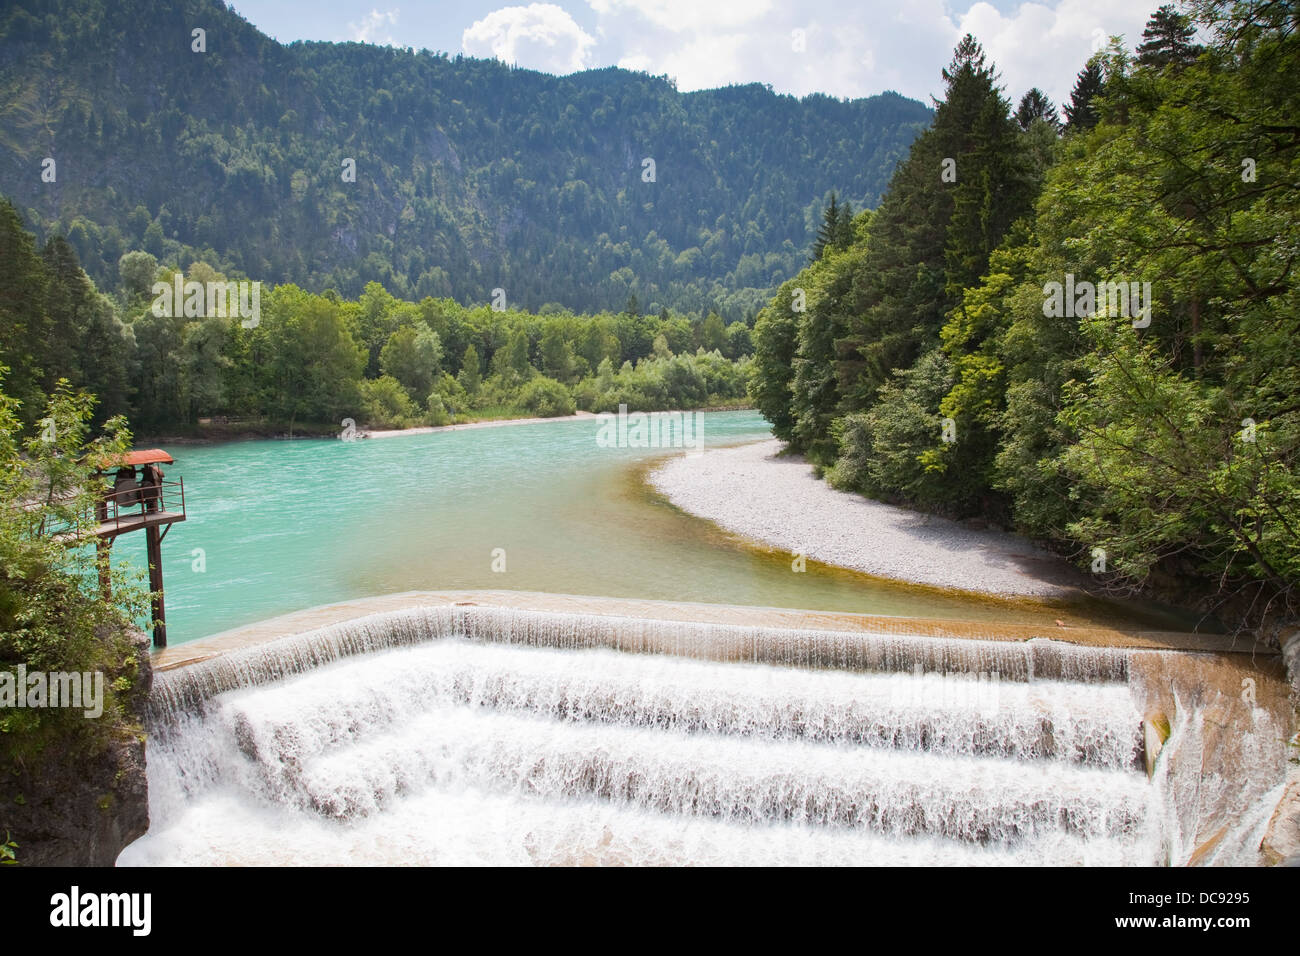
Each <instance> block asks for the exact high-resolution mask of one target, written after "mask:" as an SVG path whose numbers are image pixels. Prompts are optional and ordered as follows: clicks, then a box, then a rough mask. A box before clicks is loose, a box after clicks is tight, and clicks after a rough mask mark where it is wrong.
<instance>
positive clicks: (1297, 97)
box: [750, 0, 1300, 624]
mask: <svg viewBox="0 0 1300 956" xmlns="http://www.w3.org/2000/svg"><path fill="white" fill-rule="evenodd" d="M1192 9H1193V11H1194V12H1195V15H1196V16H1197V17H1198V20H1199V22H1200V25H1201V26H1202V27H1203V28H1204V29H1205V32H1206V33H1207V34H1208V35H1209V36H1211V37H1212V42H1211V43H1209V44H1208V45H1207V46H1206V47H1205V48H1204V49H1203V50H1202V49H1199V48H1195V47H1193V46H1192V45H1191V43H1190V40H1191V37H1192V35H1193V34H1192V32H1189V26H1190V24H1189V23H1187V22H1186V21H1184V20H1182V19H1180V17H1181V15H1176V14H1174V13H1173V12H1172V11H1171V10H1169V9H1163V8H1162V11H1161V12H1160V13H1158V14H1157V15H1156V16H1155V17H1153V19H1152V21H1151V23H1150V24H1149V26H1148V32H1147V36H1146V40H1147V42H1146V43H1144V44H1143V46H1142V48H1141V49H1140V51H1139V56H1138V57H1137V58H1136V59H1134V58H1133V56H1132V55H1131V54H1130V53H1129V52H1128V51H1127V50H1125V49H1124V47H1123V46H1122V45H1121V44H1120V43H1118V42H1117V41H1112V43H1111V45H1110V47H1109V48H1108V49H1107V50H1105V51H1103V52H1101V53H1099V54H1098V55H1096V56H1095V57H1093V59H1092V60H1091V61H1090V62H1089V64H1088V67H1087V68H1086V69H1085V70H1084V71H1083V73H1082V74H1081V75H1080V80H1079V83H1078V84H1077V86H1076V89H1075V93H1074V96H1073V97H1072V100H1071V103H1070V105H1069V106H1068V107H1067V108H1066V114H1067V116H1068V117H1069V129H1070V132H1069V134H1068V135H1066V136H1065V137H1064V138H1063V139H1059V140H1058V138H1057V135H1056V132H1055V131H1054V130H1053V129H1052V128H1051V124H1050V123H1048V122H1040V121H1039V120H1042V119H1043V118H1044V114H1045V113H1046V104H1045V99H1044V98H1039V97H1033V96H1027V97H1026V98H1025V99H1024V100H1022V103H1021V107H1022V108H1021V110H1020V111H1019V112H1020V114H1021V115H1020V120H1021V122H1020V123H1018V124H1016V125H1017V126H1018V127H1019V128H1020V131H1019V132H1018V133H1016V134H1015V138H1014V139H1013V140H1009V139H1007V138H1006V132H1005V123H1004V119H1006V117H1005V115H1004V114H1005V111H1004V108H1003V107H1002V106H1001V104H1000V102H999V100H998V98H997V96H996V93H995V92H994V91H993V89H992V86H991V84H990V82H989V80H990V74H989V71H988V70H987V69H985V67H984V66H983V60H982V56H981V55H980V54H979V53H978V48H977V47H974V46H973V45H972V44H970V43H966V42H965V41H964V42H963V44H962V45H961V46H959V48H958V54H957V56H956V57H955V58H954V64H953V66H952V67H950V68H949V70H947V71H945V80H946V81H947V83H948V96H947V98H946V100H945V101H944V102H943V103H940V104H939V107H938V110H937V112H936V117H935V124H934V127H933V128H932V129H931V130H930V131H927V133H925V134H923V135H922V136H921V137H919V138H918V139H917V140H916V142H915V143H914V144H913V147H912V150H911V153H910V154H909V157H908V159H907V161H906V162H904V163H903V164H902V165H900V167H899V169H898V171H897V173H896V175H895V178H894V181H893V183H892V184H891V187H890V190H889V192H888V193H887V195H886V196H885V199H884V201H883V203H882V205H881V208H880V209H879V210H878V211H877V212H876V214H875V216H874V217H873V218H872V220H871V223H870V226H869V228H868V229H867V235H866V237H864V238H859V239H858V240H857V242H855V244H854V246H853V247H852V249H851V250H850V252H849V253H847V254H846V257H847V256H851V255H853V254H854V253H856V254H858V255H859V256H860V257H861V263H860V265H859V266H858V267H857V268H856V271H855V275H854V281H853V283H852V285H851V287H850V289H849V292H848V293H847V294H845V293H844V291H843V286H842V283H841V284H838V285H837V283H836V280H834V278H833V276H834V272H835V270H834V269H833V268H831V264H833V262H834V257H833V256H832V257H831V258H830V262H829V263H828V262H819V263H817V264H816V266H814V267H810V268H809V269H808V270H805V272H804V273H802V274H801V275H800V276H799V277H797V280H793V281H792V282H791V283H788V284H787V286H786V287H783V288H782V290H781V292H780V293H779V295H778V296H777V298H775V299H774V300H773V301H772V303H771V304H769V305H768V306H767V307H766V308H765V309H764V310H763V311H762V312H760V314H759V319H758V322H757V325H756V329H755V361H754V363H753V379H752V381H751V384H750V389H751V393H752V395H753V397H754V399H755V402H756V404H757V405H758V406H759V408H760V410H761V411H763V413H764V414H765V415H766V416H767V417H768V418H769V420H771V421H772V422H773V425H774V431H775V432H776V433H777V434H778V435H780V436H781V437H784V438H787V439H792V440H793V441H794V443H795V444H796V446H797V447H800V448H802V449H804V450H806V451H807V452H808V453H809V457H810V458H812V459H813V460H814V461H821V462H824V461H825V460H826V454H827V449H828V448H833V449H835V451H836V458H835V464H834V466H833V467H832V468H831V469H830V470H829V472H828V476H829V478H830V480H831V481H832V482H833V483H834V484H836V485H837V486H839V487H844V488H851V489H855V490H858V491H862V492H865V493H868V494H871V495H876V496H880V497H888V498H891V499H894V500H898V501H902V502H906V503H910V504H914V505H919V506H921V507H924V508H929V509H933V510H941V511H947V512H952V513H959V514H960V513H969V512H978V513H983V514H985V515H989V516H991V517H995V518H1001V517H1002V516H1003V515H1004V514H1005V513H1007V512H1009V513H1010V515H1011V517H1012V518H1013V520H1014V522H1015V524H1016V525H1017V527H1018V528H1019V529H1020V530H1022V531H1025V532H1028V533H1030V534H1032V535H1034V536H1036V537H1040V538H1046V539H1050V540H1052V541H1054V542H1056V544H1057V545H1058V546H1059V547H1060V548H1062V549H1064V550H1069V551H1071V552H1073V553H1075V554H1077V555H1081V556H1084V555H1086V556H1087V557H1085V559H1084V560H1085V562H1086V563H1089V564H1091V561H1090V560H1089V559H1090V558H1091V557H1092V556H1093V554H1094V549H1101V550H1103V551H1104V552H1105V553H1106V556H1107V563H1106V567H1107V570H1106V576H1105V577H1104V578H1103V579H1102V580H1104V581H1105V582H1106V583H1109V584H1114V585H1117V586H1121V587H1129V588H1134V587H1142V586H1144V585H1146V584H1148V583H1149V582H1151V581H1152V580H1159V581H1162V582H1169V581H1171V580H1172V581H1178V582H1180V584H1181V585H1182V586H1183V587H1184V588H1187V589H1188V591H1185V592H1184V594H1186V593H1189V591H1191V590H1194V589H1196V588H1199V594H1200V595H1201V596H1202V597H1203V598H1204V599H1205V600H1206V601H1207V602H1209V603H1207V604H1205V605H1204V606H1205V607H1210V606H1212V605H1216V604H1217V606H1218V607H1220V608H1221V609H1224V610H1223V613H1224V614H1225V615H1231V616H1230V617H1228V619H1229V620H1234V621H1236V622H1238V623H1247V622H1248V623H1253V624H1260V623H1262V622H1267V621H1270V620H1273V619H1278V618H1281V619H1284V620H1285V619H1288V618H1290V619H1294V617H1295V615H1296V613H1297V607H1296V600H1295V588H1296V585H1297V582H1298V581H1300V481H1298V480H1297V478H1296V466H1297V458H1298V456H1300V408H1297V406H1296V396H1297V395H1300V359H1297V357H1296V352H1295V345H1294V343H1295V342H1296V341H1300V281H1298V280H1297V279H1296V275H1297V256H1298V255H1300V251H1298V250H1297V245H1296V243H1295V242H1294V234H1295V222H1296V221H1297V220H1298V219H1300V187H1298V186H1297V185H1296V184H1297V183H1300V139H1297V138H1296V137H1295V136H1294V135H1292V134H1293V133H1294V130H1295V123H1294V117H1295V116H1296V115H1300V92H1298V89H1300V88H1297V87H1296V85H1295V84H1294V82H1292V81H1291V77H1292V76H1293V75H1294V73H1295V72H1296V70H1297V69H1300V34H1297V32H1296V31H1295V29H1294V26H1295V24H1294V18H1293V17H1292V16H1291V15H1290V14H1289V13H1287V12H1286V11H1285V10H1284V8H1283V6H1282V5H1278V4H1272V3H1268V2H1265V0H1248V2H1243V3H1225V2H1218V0H1204V2H1198V3H1195V4H1193V5H1192ZM1031 92H1032V91H1031ZM1026 120H1027V121H1028V122H1025V121H1026ZM941 142H947V143H950V144H955V145H954V146H953V147H952V148H956V147H957V146H958V145H961V144H965V145H964V152H958V153H957V154H955V156H956V159H957V162H956V170H957V176H956V183H955V184H954V188H951V189H948V190H946V191H944V190H940V189H936V188H935V184H934V178H935V177H934V170H935V169H937V167H938V162H939V158H940V157H942V156H945V155H947V154H948V153H947V150H948V149H949V148H950V147H949V146H947V145H945V146H942V147H940V146H937V145H936V144H938V143H941ZM994 143H1003V144H1004V146H1003V147H1000V148H996V149H994V148H991V147H992V144H994ZM1017 151H1019V152H1017ZM1040 180H1041V182H1042V185H1041V187H1040ZM995 183H997V184H1000V185H998V186H997V187H996V188H994V189H991V188H990V187H991V186H992V184H995ZM1031 210H1032V212H1031ZM1013 223H1015V225H1014V226H1013V225H1012V224H1013ZM994 224H997V225H996V226H994ZM994 240H996V241H994ZM819 267H820V271H819ZM1067 277H1070V278H1069V281H1070V282H1074V281H1078V282H1091V283H1096V284H1097V285H1098V287H1099V288H1100V287H1104V286H1105V285H1106V284H1107V283H1119V282H1123V283H1133V282H1136V283H1138V288H1139V289H1143V292H1142V295H1143V296H1144V298H1145V301H1144V302H1139V303H1136V305H1137V306H1139V307H1140V306H1141V305H1146V306H1149V307H1150V322H1149V324H1148V323H1147V322H1146V321H1145V318H1144V317H1143V316H1142V315H1134V314H1131V313H1130V314H1127V315H1126V314H1124V313H1123V311H1122V309H1121V308H1120V307H1118V306H1117V305H1115V304H1112V305H1111V306H1109V307H1108V308H1105V309H1102V310H1100V311H1099V312H1098V314H1095V315H1094V314H1090V313H1088V312H1087V310H1086V308H1085V309H1084V311H1082V312H1073V313H1071V314H1067V315H1062V314H1061V312H1059V311H1056V310H1054V309H1049V308H1047V307H1046V305H1045V300H1046V299H1047V298H1048V292H1049V290H1050V288H1051V287H1050V286H1048V283H1058V284H1059V283H1064V282H1066V281H1067ZM1144 283H1145V284H1148V285H1149V289H1150V293H1149V295H1148V294H1147V293H1146V292H1145V288H1144V286H1143V284H1144ZM796 285H806V286H808V287H809V311H808V313H807V314H806V315H797V314H794V313H791V312H790V311H789V303H790V290H791V289H792V288H793V287H795V286H796ZM828 293H833V294H828ZM832 300H837V301H838V302H839V304H840V307H839V308H838V309H836V310H833V311H826V310H823V308H822V307H823V305H824V304H825V303H827V302H830V301H832ZM938 316H942V321H938V320H937V317H938ZM837 317H839V318H837ZM1135 320H1137V321H1138V324H1137V326H1136V327H1135V325H1134V321H1135ZM836 321H839V322H841V323H842V324H843V326H844V327H845V328H846V329H847V332H846V334H845V335H844V336H843V337H839V332H838V331H837V330H836V328H835V322H836ZM828 367H833V368H834V369H835V375H836V380H837V386H838V394H835V393H833V392H832V391H831V390H830V389H829V388H827V387H826V384H825V383H826V369H827V368H828ZM944 419H952V423H951V424H952V426H953V429H952V431H953V435H954V437H955V438H956V440H955V441H953V442H944V441H942V440H941V423H942V422H943V420H944ZM1237 594H1243V595H1244V597H1243V599H1242V600H1241V601H1240V602H1239V603H1237V604H1235V605H1229V603H1228V602H1231V601H1234V600H1235V598H1234V595H1237Z"/></svg>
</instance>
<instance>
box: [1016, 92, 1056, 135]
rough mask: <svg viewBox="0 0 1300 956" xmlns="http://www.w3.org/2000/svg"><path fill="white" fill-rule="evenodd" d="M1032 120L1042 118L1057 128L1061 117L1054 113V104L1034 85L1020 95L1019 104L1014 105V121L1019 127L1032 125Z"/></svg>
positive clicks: (1023, 127)
mask: <svg viewBox="0 0 1300 956" xmlns="http://www.w3.org/2000/svg"><path fill="white" fill-rule="evenodd" d="M1034 120H1042V121H1043V122H1044V123H1046V124H1047V125H1049V126H1051V127H1052V128H1054V129H1059V128H1060V126H1061V119H1060V117H1059V116H1057V114H1056V106H1055V105H1054V104H1053V103H1052V101H1051V100H1049V99H1048V98H1047V94H1045V93H1044V92H1043V91H1042V90H1040V89H1039V88H1038V87H1036V86H1035V87H1034V88H1033V89H1032V90H1030V91H1029V92H1028V93H1026V94H1025V95H1024V96H1022V97H1020V105H1019V106H1017V107H1016V122H1017V123H1018V124H1020V128H1021V129H1023V130H1028V129H1029V127H1030V126H1031V125H1033V122H1034Z"/></svg>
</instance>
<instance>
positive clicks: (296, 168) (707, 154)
mask: <svg viewBox="0 0 1300 956" xmlns="http://www.w3.org/2000/svg"><path fill="white" fill-rule="evenodd" d="M196 27H201V28H203V29H204V30H205V31H206V32H205V36H204V47H205V50H204V52H194V51H193V50H192V46H193V42H194V41H192V39H191V31H192V29H194V28H196ZM0 90H3V98H4V101H5V103H6V104H8V107H7V109H6V110H4V111H3V112H2V113H0V170H3V184H4V185H3V189H2V191H3V193H4V194H5V195H7V196H8V197H9V198H10V199H11V200H13V201H14V203H15V204H16V205H17V206H18V207H19V208H20V209H21V210H22V212H23V214H24V218H25V220H26V221H27V222H28V224H29V225H30V226H31V227H32V228H33V229H34V230H35V231H36V233H37V236H38V239H39V240H41V241H44V240H45V239H46V238H48V237H49V236H51V235H56V234H58V235H65V236H66V237H67V239H68V242H69V243H70V244H71V245H72V247H73V249H74V250H75V251H76V253H77V255H78V257H79V259H80V261H81V263H82V265H83V266H84V267H85V269H86V271H87V272H88V273H89V275H90V276H91V277H92V278H93V279H94V280H95V281H96V282H98V283H99V284H101V285H104V284H107V283H111V282H114V281H115V280H116V278H117V276H116V269H117V262H118V259H119V258H120V257H121V256H122V255H123V254H124V253H126V252H128V251H131V250H134V249H142V250H144V251H147V252H149V253H151V254H153V255H154V256H155V257H157V258H158V259H160V260H162V261H170V262H178V263H182V264H184V263H189V262H191V261H195V260H202V261H204V262H207V263H209V264H211V265H212V266H214V267H215V268H217V269H219V270H221V271H222V272H225V273H228V274H231V275H240V276H247V277H249V278H255V279H261V280H264V281H267V282H271V283H277V284H278V283H285V282H293V283H295V284H297V285H299V286H301V287H302V288H304V289H307V290H310V291H313V292H322V291H324V290H325V289H327V288H332V289H335V290H337V291H338V292H339V293H340V294H342V295H345V296H349V297H356V296H358V295H360V294H361V292H362V291H363V289H364V288H365V285H366V283H368V282H372V281H373V282H379V283H381V284H383V285H384V287H385V288H387V289H388V290H389V291H390V292H392V293H393V294H394V295H397V296H398V297H400V298H404V299H410V300H414V299H422V298H424V297H426V296H433V297H435V298H453V299H456V300H457V301H460V302H463V303H467V304H472V303H485V302H488V301H489V300H490V298H491V295H492V290H493V289H495V288H503V289H504V290H505V291H506V295H507V297H508V301H509V303H510V304H511V305H517V306H519V307H521V308H526V309H530V310H533V311H537V310H539V309H541V308H542V307H543V306H544V305H547V304H550V303H558V304H560V305H562V306H564V307H566V308H569V309H573V310H576V311H600V310H604V309H620V308H622V306H623V303H624V302H625V301H626V300H627V298H628V296H629V295H635V296H637V298H638V300H639V301H640V302H641V303H642V304H643V305H644V306H645V307H646V308H647V309H648V310H650V311H656V312H657V311H658V310H659V309H660V308H663V307H667V308H670V309H676V310H679V311H691V312H707V311H709V310H710V309H717V310H718V311H719V313H720V314H721V315H722V317H723V318H724V319H725V320H727V321H734V320H736V319H739V318H742V317H744V316H746V315H748V314H751V313H752V312H753V311H756V310H757V308H758V307H760V306H761V305H762V303H763V302H764V301H765V300H766V298H767V297H768V296H769V295H770V294H771V291H772V290H773V289H774V288H775V287H776V286H777V285H779V284H780V283H781V282H782V281H784V280H785V279H787V278H789V277H790V276H791V275H793V274H794V273H795V272H796V271H798V269H799V267H800V266H801V265H802V264H803V263H804V262H806V261H807V250H808V248H809V246H810V244H811V243H812V241H813V239H814V234H815V231H816V228H817V225H818V217H819V216H820V213H821V209H822V206H823V205H824V204H825V200H826V197H827V196H828V195H829V193H830V191H831V190H832V189H835V190H838V192H839V194H840V195H841V196H842V197H844V198H846V199H848V200H850V201H851V202H852V203H853V204H854V205H856V206H857V207H858V208H863V207H864V206H874V205H875V204H876V203H877V201H878V199H879V196H880V194H881V193H882V192H883V190H884V188H885V185H886V183H887V181H888V177H889V175H890V172H891V170H892V169H893V166H894V164H895V163H896V162H897V161H898V159H899V158H900V157H901V156H902V155H904V154H905V152H906V150H907V147H908V144H909V143H910V142H911V140H912V138H913V137H914V136H915V135H916V134H917V133H918V132H919V131H920V130H921V129H923V128H924V127H925V126H926V125H927V124H928V123H929V121H930V116H931V112H930V110H929V109H928V108H927V107H925V106H924V105H922V104H921V103H918V102H916V101H914V100H909V99H906V98H904V97H901V96H898V95H897V94H893V93H886V94H883V95H880V96H874V97H870V98H866V99H857V100H851V101H842V100H838V99H835V98H832V97H828V96H822V95H813V96H808V97H804V98H802V99H796V98H794V97H791V96H782V95H777V94H775V93H773V92H772V91H771V89H769V88H767V87H764V86H761V85H758V84H751V85H748V86H733V87H728V88H725V89H717V90H705V91H700V92H694V93H680V92H678V91H677V90H676V89H675V88H674V86H673V85H672V83H671V82H670V81H669V80H667V79H666V78H663V77H652V76H648V75H645V74H642V73H632V72H628V71H625V70H621V69H616V68H609V69H603V70H592V71H587V72H584V73H578V74H574V75H572V76H568V77H555V76H550V75H547V74H544V73H538V72H533V71H529V70H518V69H513V68H511V67H509V66H507V65H505V64H502V63H499V62H496V61H486V60H475V59H469V58H464V57H461V56H456V57H449V56H447V55H446V54H440V53H433V52H430V51H419V52H415V51H412V50H403V49H394V48H390V47H380V46H371V45H365V44H356V43H343V44H335V43H294V44H291V45H287V46H286V45H281V44H278V43H276V42H275V41H273V40H271V39H269V38H267V37H266V36H263V35H262V34H261V33H259V32H258V31H257V30H256V29H255V28H254V27H253V26H252V25H250V24H248V23H247V22H246V21H244V20H243V19H242V18H240V17H239V16H238V15H237V14H236V13H234V12H233V11H231V10H228V9H227V8H226V7H225V6H224V5H222V4H220V3H217V2H213V0H188V2H184V3H173V2H170V0H114V2H111V3H95V2H89V0H18V2H17V3H9V4H6V5H5V6H4V9H3V12H0ZM47 158H49V159H53V160H54V161H55V164H56V165H55V167H54V172H55V177H56V178H55V179H54V181H53V182H47V181H45V180H43V178H42V174H43V172H44V166H43V163H44V161H45V160H46V159H47ZM347 160H351V161H353V162H354V163H355V181H346V180H345V176H347V175H349V174H350V172H351V171H350V170H348V169H346V168H345V161H347ZM647 160H653V167H651V166H649V165H647Z"/></svg>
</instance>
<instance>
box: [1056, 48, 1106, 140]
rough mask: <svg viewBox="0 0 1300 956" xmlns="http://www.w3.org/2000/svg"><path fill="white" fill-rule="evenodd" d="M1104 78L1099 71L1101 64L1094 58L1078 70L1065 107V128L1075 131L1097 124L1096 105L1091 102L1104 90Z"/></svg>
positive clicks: (1090, 127)
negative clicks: (1068, 101) (1068, 102)
mask: <svg viewBox="0 0 1300 956" xmlns="http://www.w3.org/2000/svg"><path fill="white" fill-rule="evenodd" d="M1104 88H1105V80H1104V78H1103V76H1102V72H1101V64H1100V63H1098V62H1097V60H1096V59H1092V60H1089V61H1088V65H1087V66H1085V67H1084V68H1083V69H1082V70H1080V71H1079V76H1078V79H1076V80H1075V81H1074V89H1073V90H1072V91H1071V92H1070V104H1069V105H1068V106H1067V107H1066V108H1065V119H1066V124H1065V125H1066V128H1067V129H1070V130H1074V131H1076V132H1079V131H1083V130H1089V129H1092V128H1093V127H1094V126H1096V125H1097V120H1098V119H1099V116H1098V115H1097V108H1096V105H1095V104H1094V103H1093V100H1095V99H1096V98H1097V97H1098V96H1099V95H1100V94H1101V93H1102V92H1103V90H1104Z"/></svg>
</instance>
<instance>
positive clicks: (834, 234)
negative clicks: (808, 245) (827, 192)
mask: <svg viewBox="0 0 1300 956" xmlns="http://www.w3.org/2000/svg"><path fill="white" fill-rule="evenodd" d="M841 229H842V227H841V225H840V206H839V200H838V199H837V197H836V196H835V193H834V192H833V191H832V192H831V201H830V205H828V206H827V207H826V209H825V210H824V211H823V212H822V224H821V226H820V228H818V230H817V239H816V240H815V241H814V242H813V250H812V261H813V262H816V261H817V260H818V259H820V258H821V257H822V256H824V255H825V254H826V250H827V249H828V248H834V247H835V244H836V242H837V241H838V240H839V238H840V235H841Z"/></svg>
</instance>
